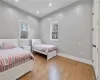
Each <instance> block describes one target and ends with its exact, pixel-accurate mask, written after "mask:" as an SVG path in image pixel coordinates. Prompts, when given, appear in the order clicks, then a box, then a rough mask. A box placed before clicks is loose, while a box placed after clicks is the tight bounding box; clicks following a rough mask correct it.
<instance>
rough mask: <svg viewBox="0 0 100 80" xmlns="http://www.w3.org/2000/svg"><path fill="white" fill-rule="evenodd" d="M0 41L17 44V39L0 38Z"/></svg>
mask: <svg viewBox="0 0 100 80" xmlns="http://www.w3.org/2000/svg"><path fill="white" fill-rule="evenodd" d="M2 42H12V43H14V44H15V45H17V46H18V39H0V43H2Z"/></svg>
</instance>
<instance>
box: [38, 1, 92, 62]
mask: <svg viewBox="0 0 100 80" xmlns="http://www.w3.org/2000/svg"><path fill="white" fill-rule="evenodd" d="M50 18H51V21H58V24H59V41H57V42H54V41H50V20H49V19H50ZM40 24H41V38H42V41H43V42H45V43H47V44H54V45H56V46H57V47H58V49H59V52H61V53H65V54H67V55H72V56H76V57H80V58H84V59H88V60H92V0H80V1H78V2H76V3H73V4H71V5H69V6H67V7H65V8H64V9H61V10H59V11H56V12H54V13H52V14H49V15H47V16H45V17H44V18H42V19H41V22H40Z"/></svg>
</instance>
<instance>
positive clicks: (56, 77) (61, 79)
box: [20, 55, 96, 80]
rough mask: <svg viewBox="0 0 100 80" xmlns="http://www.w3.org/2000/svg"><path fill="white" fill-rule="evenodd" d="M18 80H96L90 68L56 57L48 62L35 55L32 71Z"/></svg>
mask: <svg viewBox="0 0 100 80" xmlns="http://www.w3.org/2000/svg"><path fill="white" fill-rule="evenodd" d="M20 80H96V79H95V75H94V71H93V68H92V66H90V65H87V64H84V63H80V62H76V61H73V60H70V59H67V58H64V57H60V56H57V57H55V58H53V59H51V60H49V61H48V62H47V61H46V59H45V58H44V57H41V56H40V55H35V63H34V69H33V71H32V72H30V73H28V74H26V75H25V76H23V77H21V78H20Z"/></svg>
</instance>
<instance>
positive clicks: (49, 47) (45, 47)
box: [33, 44, 57, 53]
mask: <svg viewBox="0 0 100 80" xmlns="http://www.w3.org/2000/svg"><path fill="white" fill-rule="evenodd" d="M33 50H38V51H42V52H45V53H47V52H52V51H54V50H57V48H56V46H54V45H48V44H42V45H34V46H33Z"/></svg>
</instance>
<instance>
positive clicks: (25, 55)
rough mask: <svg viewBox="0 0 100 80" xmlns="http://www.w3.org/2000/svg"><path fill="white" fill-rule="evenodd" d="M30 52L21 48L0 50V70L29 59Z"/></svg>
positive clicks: (30, 57)
mask: <svg viewBox="0 0 100 80" xmlns="http://www.w3.org/2000/svg"><path fill="white" fill-rule="evenodd" d="M32 58H34V57H33V55H32V53H31V52H29V51H26V50H24V49H22V48H13V49H2V50H0V72H3V71H5V70H8V69H10V68H12V67H15V66H18V65H20V64H22V63H25V62H26V61H29V60H31V59H32Z"/></svg>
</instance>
